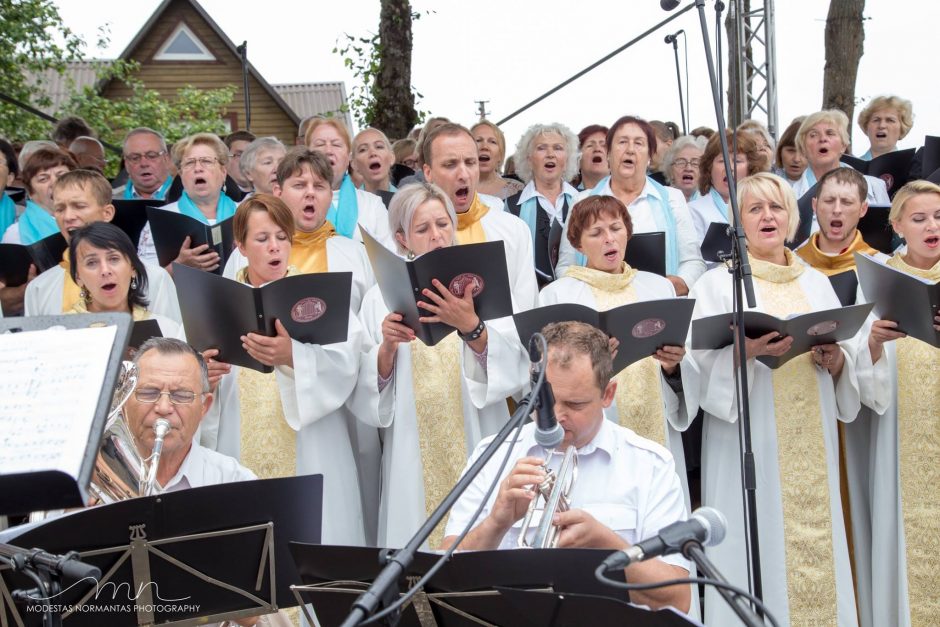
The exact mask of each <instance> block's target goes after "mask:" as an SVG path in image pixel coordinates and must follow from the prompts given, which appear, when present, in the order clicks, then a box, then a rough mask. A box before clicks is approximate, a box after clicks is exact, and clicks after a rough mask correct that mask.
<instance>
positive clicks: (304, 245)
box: [288, 221, 336, 274]
mask: <svg viewBox="0 0 940 627" xmlns="http://www.w3.org/2000/svg"><path fill="white" fill-rule="evenodd" d="M334 235H336V229H335V228H333V225H332V224H330V222H329V221H325V222H324V223H323V224H321V225H320V226H319V228H317V229H316V230H315V231H314V232H312V233H304V232H303V231H294V241H293V243H292V244H291V249H290V258H289V259H288V263H289V264H291V265H292V266H295V267H296V268H297V270H298V271H299V273H300V274H313V273H314V272H327V270H328V264H327V254H326V241H327V240H328V239H330V238H331V237H333V236H334Z"/></svg>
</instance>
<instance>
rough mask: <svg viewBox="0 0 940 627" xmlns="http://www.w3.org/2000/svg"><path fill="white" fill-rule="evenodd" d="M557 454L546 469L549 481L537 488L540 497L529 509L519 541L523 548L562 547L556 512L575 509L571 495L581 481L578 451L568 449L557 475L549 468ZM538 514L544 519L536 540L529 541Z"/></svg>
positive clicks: (545, 466)
mask: <svg viewBox="0 0 940 627" xmlns="http://www.w3.org/2000/svg"><path fill="white" fill-rule="evenodd" d="M554 453H555V451H554V450H552V451H550V452H549V454H548V457H546V459H545V463H544V464H543V465H542V468H544V469H545V479H544V480H543V481H542V482H541V483H540V484H539V485H537V486H534V488H535V490H536V495H535V498H533V499H532V501H531V502H530V503H529V509H528V510H527V511H526V515H525V518H524V519H523V520H522V529H521V531H520V533H519V539H518V540H517V544H518V546H519V547H520V548H529V549H547V548H555V547H556V546H557V545H558V527H556V526H555V525H554V524H553V523H552V519H553V518H554V517H555V512H566V511H568V510H569V509H570V508H571V491H572V490H573V489H574V483H575V480H576V479H577V478H578V451H577V449H575V447H574V446H569V447H568V448H567V449H565V456H564V458H563V459H562V461H561V466H559V467H558V472H557V473H556V472H555V471H554V470H552V469H551V468H549V467H548V462H549V460H550V459H551V456H552V455H553V454H554ZM542 503H544V505H543V504H542ZM536 512H539V513H540V515H541V516H540V518H539V522H538V527H536V529H535V534H534V535H533V536H532V540H527V539H526V536H527V535H528V532H529V527H531V526H532V519H533V517H534V516H535V513H536Z"/></svg>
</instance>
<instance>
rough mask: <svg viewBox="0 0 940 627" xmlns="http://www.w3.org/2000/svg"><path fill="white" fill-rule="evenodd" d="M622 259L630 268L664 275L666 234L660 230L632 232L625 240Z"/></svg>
mask: <svg viewBox="0 0 940 627" xmlns="http://www.w3.org/2000/svg"><path fill="white" fill-rule="evenodd" d="M623 260H624V261H626V262H627V263H628V264H630V267H631V268H636V269H637V270H643V271H644V272H652V273H653V274H658V275H659V276H666V234H665V233H663V232H662V231H653V232H652V233H634V234H633V235H631V236H630V239H629V240H628V241H627V252H626V254H624V256H623Z"/></svg>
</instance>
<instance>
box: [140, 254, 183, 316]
mask: <svg viewBox="0 0 940 627" xmlns="http://www.w3.org/2000/svg"><path fill="white" fill-rule="evenodd" d="M144 267H145V268H146V270H147V282H148V283H149V285H148V287H147V298H148V299H149V300H150V305H149V306H148V309H150V311H152V312H153V313H155V314H160V315H161V316H166V317H167V318H169V319H170V320H175V321H176V322H179V323H180V324H182V323H183V314H181V313H180V302H179V298H178V297H177V295H176V285H175V284H174V283H173V279H172V278H171V277H170V273H169V272H167V271H166V270H164V269H163V268H161V267H160V266H156V265H150V264H146V263H145V264H144Z"/></svg>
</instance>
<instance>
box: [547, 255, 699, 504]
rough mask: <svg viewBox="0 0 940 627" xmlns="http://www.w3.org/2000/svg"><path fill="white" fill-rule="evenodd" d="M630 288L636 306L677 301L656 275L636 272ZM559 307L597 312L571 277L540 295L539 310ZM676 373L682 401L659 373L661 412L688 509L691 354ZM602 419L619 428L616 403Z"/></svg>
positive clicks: (695, 376) (694, 375)
mask: <svg viewBox="0 0 940 627" xmlns="http://www.w3.org/2000/svg"><path fill="white" fill-rule="evenodd" d="M632 285H633V288H634V290H635V291H636V296H637V302H641V301H647V300H659V299H663V298H676V290H675V288H674V287H673V285H672V283H671V282H670V281H669V280H668V279H666V278H664V277H661V276H659V275H657V274H652V273H650V272H642V271H638V272H637V273H636V276H635V277H634V279H633V282H632ZM558 303H576V304H578V305H584V306H585V307H590V308H591V309H594V310H596V309H597V301H596V300H595V299H594V293H593V292H592V291H591V286H590V285H588V284H587V283H585V282H583V281H579V280H577V279H573V278H571V277H562V278H560V279H558V280H557V281H555V282H554V283H550V284H548V285H547V286H545V288H544V289H542V291H541V292H540V293H539V306H540V307H545V306H546V305H555V304H558ZM690 333H691V332H690ZM679 371H680V373H681V374H682V389H683V395H682V396H681V397H680V396H678V395H677V394H676V393H675V392H673V391H672V388H671V387H669V384H668V383H666V380H665V379H664V378H663V377H662V372H661V371H660V378H659V381H660V387H661V390H662V399H663V403H664V405H665V407H664V411H663V414H664V415H665V417H666V424H665V426H664V432H665V433H666V440H667V441H666V443H665V446H666V447H667V448H668V449H669V452H670V453H672V456H673V458H674V459H675V463H676V472H677V473H678V474H679V480H680V482H681V483H682V491H683V493H684V495H685V506H686V508H689V507H690V500H689V482H688V476H687V475H686V470H685V454H684V448H683V446H682V431H685V430H686V429H688V428H689V426H690V425H691V424H692V421H693V420H695V415H696V413H698V395H699V385H700V384H699V371H698V366H697V365H696V363H695V360H693V359H692V354H691V351H687V352H686V355H685V357H684V358H683V359H682V363H681V365H680V367H679ZM604 415H605V416H606V417H607V419H608V420H611V421H613V422H615V423H617V424H620V417H619V416H618V414H617V403H616V402H613V403H611V405H610V407H608V408H607V409H606V410H604ZM657 444H658V442H657Z"/></svg>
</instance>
